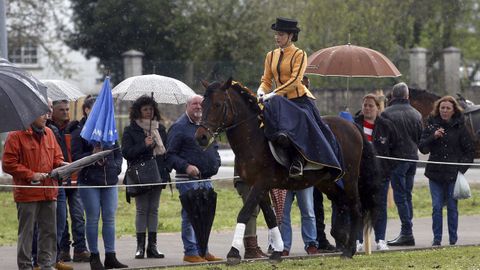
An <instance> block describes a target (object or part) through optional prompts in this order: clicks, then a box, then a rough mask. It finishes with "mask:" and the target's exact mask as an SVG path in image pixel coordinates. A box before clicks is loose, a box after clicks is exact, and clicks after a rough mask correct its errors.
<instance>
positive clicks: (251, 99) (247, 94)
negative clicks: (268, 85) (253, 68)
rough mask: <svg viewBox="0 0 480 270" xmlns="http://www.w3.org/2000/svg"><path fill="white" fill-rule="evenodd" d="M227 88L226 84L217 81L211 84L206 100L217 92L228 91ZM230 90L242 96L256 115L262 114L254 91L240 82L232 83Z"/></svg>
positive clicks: (207, 90) (206, 91)
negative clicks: (219, 90)
mask: <svg viewBox="0 0 480 270" xmlns="http://www.w3.org/2000/svg"><path fill="white" fill-rule="evenodd" d="M225 87H226V86H225V84H224V83H221V82H217V81H215V82H212V83H210V84H209V85H208V87H207V89H206V90H205V98H207V97H208V96H209V95H211V94H212V93H213V92H214V91H215V90H218V89H221V90H226V89H225ZM230 88H231V89H233V90H234V91H235V92H237V93H238V94H240V96H241V97H242V98H243V99H244V100H245V102H246V103H247V104H248V105H249V107H250V108H251V109H252V110H253V111H254V112H255V113H257V114H259V113H261V111H262V109H261V108H260V106H259V105H258V100H257V96H256V95H255V93H254V92H253V91H252V90H250V89H248V88H247V87H246V86H243V85H242V84H241V83H240V82H236V81H232V84H231V86H230Z"/></svg>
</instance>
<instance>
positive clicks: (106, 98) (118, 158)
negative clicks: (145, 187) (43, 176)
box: [72, 77, 128, 270]
mask: <svg viewBox="0 0 480 270" xmlns="http://www.w3.org/2000/svg"><path fill="white" fill-rule="evenodd" d="M82 110H83V114H84V117H83V118H82V119H81V121H80V123H79V124H78V126H77V128H76V129H75V130H74V131H72V158H73V160H77V159H80V158H83V157H86V156H89V155H91V154H94V153H97V152H100V151H102V150H104V149H114V150H113V152H112V153H110V154H109V155H107V156H106V157H105V158H104V159H103V160H100V161H98V162H96V163H95V164H93V165H91V166H88V167H85V168H83V169H82V170H81V171H80V173H79V175H78V185H79V186H95V187H92V188H82V189H80V198H81V199H82V203H83V206H84V207H85V213H86V236H87V243H88V247H89V249H90V252H91V255H90V267H91V269H95V270H96V269H104V267H105V269H112V268H127V267H128V266H127V265H124V264H122V263H120V262H119V261H118V260H117V258H116V254H115V212H116V209H117V204H118V189H117V187H116V185H117V183H118V175H119V174H120V172H121V168H122V160H123V159H122V155H121V151H120V148H119V147H118V143H117V138H118V134H117V131H116V127H115V118H114V110H113V98H112V93H111V89H110V80H109V78H108V77H107V78H106V79H105V81H104V83H103V86H102V90H101V91H100V95H99V97H98V99H97V100H96V101H95V102H94V100H93V99H91V98H87V99H86V100H85V103H84V104H83V106H82ZM100 213H101V215H102V225H103V227H102V237H103V242H104V246H105V261H104V265H103V264H102V262H101V261H100V254H99V250H98V223H99V219H100Z"/></svg>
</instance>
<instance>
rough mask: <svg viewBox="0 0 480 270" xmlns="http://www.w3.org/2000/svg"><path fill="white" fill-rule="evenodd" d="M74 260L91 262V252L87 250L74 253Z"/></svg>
mask: <svg viewBox="0 0 480 270" xmlns="http://www.w3.org/2000/svg"><path fill="white" fill-rule="evenodd" d="M73 261H74V262H90V252H88V251H87V250H85V251H83V252H77V253H73Z"/></svg>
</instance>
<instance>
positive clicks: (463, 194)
mask: <svg viewBox="0 0 480 270" xmlns="http://www.w3.org/2000/svg"><path fill="white" fill-rule="evenodd" d="M471 196H472V193H471V192H470V186H469V185H468V182H467V179H466V178H465V175H463V173H461V172H458V174H457V180H456V181H455V187H454V188H453V198H454V199H457V200H462V199H468V198H470V197H471Z"/></svg>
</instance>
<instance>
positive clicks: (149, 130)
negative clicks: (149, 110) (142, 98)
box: [148, 92, 155, 136]
mask: <svg viewBox="0 0 480 270" xmlns="http://www.w3.org/2000/svg"><path fill="white" fill-rule="evenodd" d="M150 97H151V98H152V99H153V92H151V96H150ZM153 100H155V99H153ZM154 111H155V110H154ZM152 118H153V117H152ZM152 118H150V127H149V128H148V133H149V134H148V135H149V136H151V135H152Z"/></svg>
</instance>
